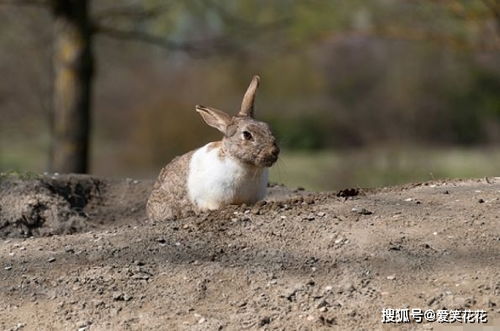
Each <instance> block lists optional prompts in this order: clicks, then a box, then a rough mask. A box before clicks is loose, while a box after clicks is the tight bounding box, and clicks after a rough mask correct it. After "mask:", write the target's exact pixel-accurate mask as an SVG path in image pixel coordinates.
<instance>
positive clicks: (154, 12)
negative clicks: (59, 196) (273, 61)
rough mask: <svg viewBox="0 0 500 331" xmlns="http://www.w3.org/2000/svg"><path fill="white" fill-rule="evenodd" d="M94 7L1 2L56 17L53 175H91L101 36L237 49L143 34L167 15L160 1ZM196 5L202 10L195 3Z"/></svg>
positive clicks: (72, 2) (194, 49) (40, 0)
mask: <svg viewBox="0 0 500 331" xmlns="http://www.w3.org/2000/svg"><path fill="white" fill-rule="evenodd" d="M91 2H92V1H91V0H0V4H7V5H15V6H37V7H41V8H45V9H48V10H50V11H51V13H52V16H53V21H54V36H53V38H54V53H53V66H54V74H55V75H54V84H53V109H52V112H51V130H52V144H51V152H50V160H49V167H50V170H51V171H54V172H55V171H57V172H63V173H68V172H75V173H85V172H87V171H88V164H89V137H90V116H91V99H92V98H91V96H92V83H93V77H94V54H93V50H92V43H93V39H94V36H95V35H96V34H97V33H100V34H104V35H107V36H109V37H113V38H119V39H127V40H135V41H141V42H146V43H150V44H154V45H157V46H159V47H162V48H166V49H169V50H179V51H184V52H191V53H196V54H210V53H213V52H218V51H219V50H234V49H236V48H237V47H233V46H232V45H230V44H228V43H224V42H223V41H222V40H220V39H217V38H213V39H211V40H209V42H208V43H207V41H206V40H205V41H203V42H194V43H183V42H175V41H171V40H167V39H165V38H164V37H161V36H159V35H155V34H151V33H150V32H149V31H147V30H145V29H142V28H140V26H144V25H145V24H144V22H145V21H147V20H150V19H151V18H155V17H157V16H160V15H161V14H162V13H164V12H165V11H166V9H165V8H166V7H165V6H164V5H163V4H162V5H158V4H157V1H144V3H143V4H132V5H130V4H129V3H122V4H121V5H120V6H118V7H116V6H114V7H108V8H106V9H104V10H102V11H101V12H99V13H96V14H95V15H94V13H93V12H91V8H90V7H91ZM206 3H209V1H206ZM193 5H194V7H200V4H198V3H197V2H194V3H193ZM201 5H202V7H204V6H205V5H206V4H205V2H202V3H201ZM212 5H213V7H214V8H216V9H217V10H219V11H220V12H221V13H222V16H223V17H224V18H225V19H228V20H231V19H232V20H233V23H234V22H236V21H235V20H234V18H233V17H231V16H230V15H229V14H227V13H226V12H225V11H224V9H223V8H222V7H218V6H216V5H215V3H213V4H212ZM107 21H108V24H106V22H107ZM110 23H111V24H110ZM161 23H162V24H165V23H167V24H168V20H167V19H165V18H163V20H161ZM117 26H118V27H117ZM138 27H139V28H138Z"/></svg>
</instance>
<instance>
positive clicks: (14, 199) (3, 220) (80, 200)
mask: <svg viewBox="0 0 500 331" xmlns="http://www.w3.org/2000/svg"><path fill="white" fill-rule="evenodd" d="M149 187H150V183H149V182H148V183H146V184H144V183H141V182H139V181H137V180H128V181H124V182H123V181H115V182H113V181H111V182H110V181H103V180H100V179H97V178H94V177H91V176H86V175H57V176H56V175H53V176H36V177H35V178H30V179H26V178H23V177H19V176H14V175H8V176H7V175H4V176H2V177H0V238H1V237H30V236H48V235H54V234H72V233H76V232H82V231H88V230H90V229H93V228H98V227H99V226H100V225H102V224H106V223H108V224H109V223H111V222H114V221H115V220H116V219H120V217H121V216H124V215H128V216H130V215H140V214H141V212H142V209H143V207H144V205H145V201H146V198H145V197H146V196H147V194H145V193H146V192H147V191H148V190H149ZM106 206H109V210H106V208H105V207H106ZM122 219H123V218H122Z"/></svg>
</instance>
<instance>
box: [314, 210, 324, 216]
mask: <svg viewBox="0 0 500 331" xmlns="http://www.w3.org/2000/svg"><path fill="white" fill-rule="evenodd" d="M316 215H318V216H319V217H324V216H325V215H326V213H325V212H324V211H320V212H318V213H317V214H316Z"/></svg>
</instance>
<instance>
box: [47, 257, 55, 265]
mask: <svg viewBox="0 0 500 331" xmlns="http://www.w3.org/2000/svg"><path fill="white" fill-rule="evenodd" d="M55 261H56V258H55V257H53V256H52V257H49V259H48V260H47V262H49V263H52V262H55Z"/></svg>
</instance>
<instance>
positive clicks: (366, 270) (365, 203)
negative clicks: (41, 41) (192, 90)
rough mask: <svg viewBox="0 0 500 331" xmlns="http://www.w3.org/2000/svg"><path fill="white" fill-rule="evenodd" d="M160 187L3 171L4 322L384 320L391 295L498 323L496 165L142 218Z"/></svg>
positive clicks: (108, 325)
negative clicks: (479, 173) (472, 173)
mask: <svg viewBox="0 0 500 331" xmlns="http://www.w3.org/2000/svg"><path fill="white" fill-rule="evenodd" d="M150 187H151V182H149V181H147V182H146V181H135V180H131V179H129V180H106V179H102V178H94V177H89V176H57V177H43V176H42V177H37V178H30V179H26V178H25V179H19V178H12V177H2V178H0V311H1V312H2V313H1V314H0V329H2V330H4V329H5V330H21V329H22V330H75V329H80V330H219V329H224V330H241V329H264V330H317V329H336V330H377V329H387V328H388V326H387V325H383V324H382V323H380V320H381V310H382V309H383V308H389V307H392V308H405V307H409V308H421V309H427V308H432V309H441V308H447V309H484V310H486V311H487V312H488V317H489V320H490V323H489V325H493V324H495V323H496V325H497V327H498V325H499V324H500V323H499V320H500V298H499V296H500V219H499V217H500V178H490V179H482V180H459V181H458V180H457V181H437V182H432V183H423V184H413V185H406V186H400V187H392V188H384V189H377V190H370V191H359V192H358V191H356V190H353V191H344V192H342V194H341V195H344V197H338V196H337V195H336V194H335V193H308V192H304V191H298V190H296V191H291V190H288V189H285V188H283V187H273V188H272V189H271V195H270V197H269V198H268V201H267V203H265V204H264V203H261V204H259V205H257V206H252V207H245V206H240V207H230V208H227V209H225V210H222V211H219V212H213V213H207V214H202V215H199V216H193V217H188V218H185V219H181V220H178V221H175V222H166V223H152V222H149V221H147V220H146V218H145V215H144V204H145V200H146V198H147V195H148V192H149V190H150ZM495 320H496V322H495ZM405 327H406V329H432V328H436V329H439V328H442V327H443V325H441V324H438V323H427V324H415V323H412V324H409V325H406V326H405Z"/></svg>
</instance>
